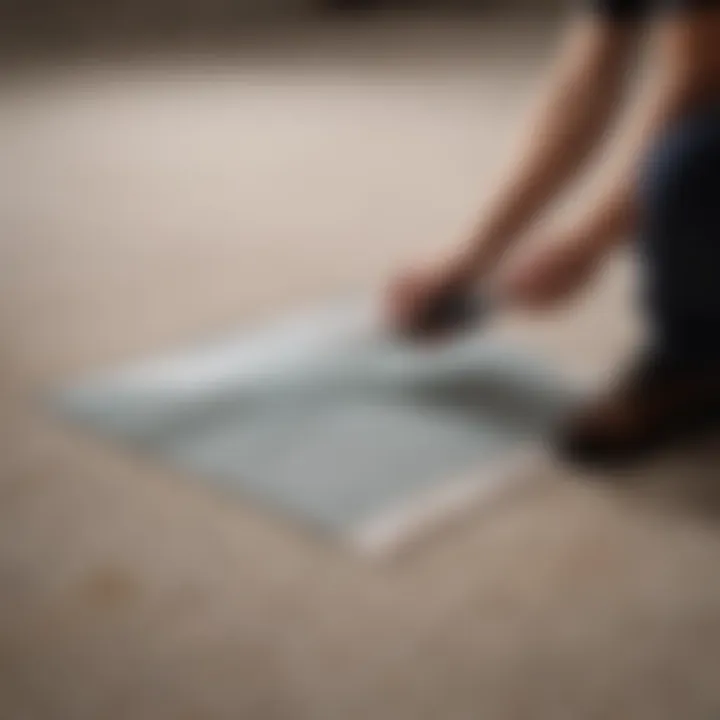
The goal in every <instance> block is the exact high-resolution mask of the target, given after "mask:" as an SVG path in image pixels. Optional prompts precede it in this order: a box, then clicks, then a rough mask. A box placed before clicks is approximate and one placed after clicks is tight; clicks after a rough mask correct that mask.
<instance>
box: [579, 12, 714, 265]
mask: <svg viewBox="0 0 720 720" xmlns="http://www.w3.org/2000/svg"><path fill="white" fill-rule="evenodd" d="M719 37H720V13H718V12H717V11H714V12H712V13H706V14H702V15H701V14H698V15H695V16H691V17H689V18H687V19H685V20H684V21H675V22H674V23H668V24H667V25H666V26H662V27H661V28H660V30H659V32H658V33H657V37H656V40H657V45H658V47H657V50H658V54H659V55H661V56H662V57H663V58H664V62H663V63H662V65H660V66H659V67H658V72H657V74H656V76H655V78H654V87H653V92H652V93H651V101H650V102H649V103H648V104H647V105H646V106H645V108H644V113H645V114H644V118H643V119H642V122H640V124H639V128H640V130H639V133H638V136H637V137H636V140H635V143H634V144H633V147H634V148H635V152H633V153H632V154H631V157H630V160H629V162H628V164H627V166H626V167H625V168H624V169H622V171H621V172H620V174H619V175H618V176H617V177H616V178H615V180H614V182H612V183H611V184H610V190H608V191H607V192H606V193H605V194H604V195H602V196H601V199H600V200H599V202H597V203H596V204H595V205H594V206H593V207H592V208H591V210H590V211H589V212H588V213H587V215H586V216H585V218H584V220H583V221H582V222H581V223H579V224H578V226H577V228H576V230H575V231H574V232H575V233H576V235H577V237H578V239H579V240H580V241H581V242H584V243H587V245H588V247H589V248H590V250H591V251H593V252H598V253H602V252H603V251H605V250H607V249H609V248H612V247H614V246H616V245H617V244H619V243H621V242H622V241H624V240H626V239H628V238H630V237H632V235H633V234H634V232H635V231H636V229H637V225H638V216H639V213H638V210H639V192H638V186H639V176H640V174H641V168H642V164H643V162H644V161H645V158H646V157H647V155H648V153H649V152H650V149H651V147H652V145H653V144H654V143H655V142H656V141H657V138H658V136H660V135H662V134H663V133H664V132H665V131H666V129H667V128H668V127H669V126H671V125H672V124H673V123H674V122H676V121H677V120H678V119H679V118H682V117H683V116H685V115H687V114H688V113H691V112H692V111H693V110H694V109H695V108H696V107H698V106H700V105H702V104H704V103H705V102H707V101H708V98H717V97H720V50H719V49H718V39H719Z"/></svg>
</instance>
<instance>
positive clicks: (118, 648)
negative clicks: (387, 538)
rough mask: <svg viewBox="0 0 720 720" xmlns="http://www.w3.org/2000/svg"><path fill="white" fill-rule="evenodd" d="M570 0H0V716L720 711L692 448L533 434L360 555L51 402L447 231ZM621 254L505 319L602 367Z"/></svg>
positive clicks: (620, 293)
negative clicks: (581, 466)
mask: <svg viewBox="0 0 720 720" xmlns="http://www.w3.org/2000/svg"><path fill="white" fill-rule="evenodd" d="M563 5H564V3H563V2H561V1H560V0H557V1H556V0H535V1H531V0H502V1H501V0H477V2H460V1H459V0H457V1H450V0H445V1H441V0H436V1H435V2H431V1H430V0H422V1H421V0H387V1H385V0H172V1H171V0H16V1H15V2H13V1H12V0H4V1H3V2H2V6H1V10H0V12H1V16H0V34H1V35H2V42H1V44H0V46H1V49H2V53H1V54H2V76H1V79H0V157H2V162H1V163H0V400H1V402H0V717H2V718H8V719H10V718H12V719H13V720H86V719H87V720H104V719H106V718H107V719H108V720H125V719H126V718H128V719H129V718H132V720H171V719H172V720H221V719H222V720H225V719H228V720H230V719H231V718H232V719H233V720H238V718H242V719H243V720H245V719H247V720H275V719H277V720H290V719H292V720H338V719H340V718H342V720H351V719H352V718H358V719H360V718H362V719H363V720H365V719H367V718H374V719H375V720H383V719H385V718H387V719H388V720H390V719H392V720H403V719H405V718H407V719H408V720H410V719H412V720H420V719H421V718H428V719H429V720H436V719H438V718H443V720H455V719H457V720H466V719H468V718H474V719H475V718H488V719H492V720H506V719H507V720H520V719H527V720H542V719H544V718H547V720H559V719H560V718H570V719H572V720H581V719H584V718H588V719H590V718H592V719H593V720H596V719H600V718H613V719H617V718H632V719H633V720H643V719H645V718H647V719H648V720H650V719H652V720H662V719H664V718H667V719H668V720H677V719H678V718H683V720H693V719H695V718H697V720H700V719H701V718H702V719H703V720H706V719H707V718H714V717H718V716H720V692H719V691H718V687H717V668H718V667H719V666H720V613H719V612H718V606H719V603H720V580H719V579H718V574H717V572H716V568H717V567H718V561H719V560H720V543H719V542H718V537H717V532H716V528H715V525H714V524H713V523H712V522H709V521H708V520H709V519H712V518H713V517H714V514H715V509H716V507H717V503H716V501H715V497H716V492H715V491H714V490H713V488H714V487H715V485H716V484H715V483H713V482H712V480H713V477H710V478H709V482H705V483H704V484H703V483H699V484H698V483H692V482H685V481H686V480H687V479H688V478H689V477H691V476H692V477H694V475H693V473H695V474H699V475H702V472H703V469H702V468H696V467H691V466H688V465H687V464H685V465H682V466H680V467H666V468H664V469H662V468H661V469H658V468H655V469H653V470H652V471H651V473H650V474H649V475H648V476H644V477H642V478H636V479H635V480H636V482H633V483H627V484H626V483H621V485H622V489H620V488H618V487H617V483H613V482H611V483H606V484H603V483H590V482H584V481H583V482H568V480H570V479H577V478H574V476H572V475H571V474H570V473H569V471H567V470H561V469H560V468H557V467H555V466H554V465H553V463H552V462H551V461H550V460H549V459H548V460H547V461H543V462H542V463H539V464H538V465H537V466H536V467H535V468H534V469H533V472H534V473H535V475H534V476H533V478H532V483H529V484H528V485H527V487H526V488H525V490H524V491H523V492H522V493H521V494H519V495H517V496H514V498H513V501H512V502H504V503H501V504H500V505H499V506H497V507H493V508H492V510H491V511H488V510H487V509H486V510H484V511H482V510H478V511H477V512H475V511H469V512H468V514H467V515H468V516H467V517H466V518H465V521H463V522H462V523H459V524H458V526H457V527H455V528H454V529H453V530H452V531H451V532H450V531H449V532H447V533H446V534H443V535H442V537H438V538H435V539H433V540H432V542H428V543H426V545H425V546H424V547H422V548H419V549H418V550H416V551H415V552H412V553H409V554H408V555H407V556H405V557H403V558H401V559H396V560H395V561H393V562H392V563H389V564H385V563H372V562H368V561H367V560H366V559H363V558H358V557H356V556H354V555H353V554H352V553H350V552H348V551H347V550H346V549H344V548H338V547H335V546H333V545H331V544H328V543H323V542H321V541H318V539H317V538H309V537H306V536H305V535H304V534H303V533H301V532H298V531H297V529H296V528H294V527H292V526H291V525H290V524H286V523H285V522H283V521H282V520H280V519H278V518H277V517H275V516H274V515H272V514H266V513H264V512H263V511H262V510H260V509H257V508H255V507H252V506H251V505H249V504H246V503H243V502H238V501H236V500H235V499H230V498H227V497H225V496H221V495H216V494H213V493H210V492H207V491H206V490H205V489H203V488H202V487H201V486H200V485H199V484H195V483H192V482H188V481H186V479H185V478H180V477H178V476H177V475H176V474H174V473H173V472H171V471H170V470H168V469H167V468H165V467H159V466H157V465H155V464H153V463H152V462H145V461H143V460H141V459H139V458H136V457H134V456H133V455H132V454H130V453H124V452H122V451H120V450H118V449H117V448H113V447H110V445H109V444H108V445H106V444H104V443H102V442H98V441H97V440H95V439H93V438H88V437H86V436H85V435H84V434H82V433H78V432H73V431H70V430H69V429H68V428H63V427H62V426H61V425H60V424H59V423H58V422H57V420H56V419H53V418H52V417H50V413H48V412H47V411H46V410H45V409H44V406H43V402H42V401H43V398H45V397H46V396H47V393H48V392H50V391H51V390H52V389H54V388H56V387H58V386H60V385H62V384H63V383H66V382H69V381H71V380H74V379H77V378H79V377H83V376H85V374H87V373H91V372H94V371H96V370H99V369H104V368H107V367H111V366H112V367H114V366H117V365H121V364H122V363H124V362H127V361H130V360H136V359H139V358H142V357H148V356H151V355H152V354H153V353H156V352H160V351H165V350H167V349H168V348H174V347H180V346H185V345H187V343H188V342H191V341H193V339H198V338H203V337H205V336H217V335H220V334H222V333H225V332H227V331H228V330H231V329H234V328H236V327H238V326H239V325H240V324H242V323H244V322H246V321H250V320H253V321H255V320H259V319H262V318H265V317H270V316H272V315H273V314H275V313H276V312H279V311H280V310H281V309H283V308H287V307H288V306H293V305H295V304H297V303H300V302H304V301H307V300H314V299H317V298H318V297H324V296H328V295H331V294H332V293H335V292H338V291H344V290H346V289H347V288H358V287H368V286H375V285H378V284H379V283H382V282H383V280H384V278H385V277H387V275H388V274H389V273H391V272H392V271H393V270H395V269H396V268H397V267H398V266H400V265H403V264H404V263H406V262H408V261H412V260H415V259H416V258H418V257H421V258H424V257H427V256H428V255H429V256H430V257H432V256H433V255H434V254H438V253H440V252H442V251H443V250H444V249H445V248H446V247H448V245H449V244H451V243H453V242H455V241H456V240H457V239H458V238H460V237H461V236H462V234H463V233H464V232H465V231H466V229H467V227H468V224H469V223H470V222H471V221H473V220H474V218H475V217H476V214H477V212H478V210H479V208H480V207H481V206H482V202H483V201H484V199H485V198H486V197H487V195H488V194H489V193H490V192H491V191H492V189H493V187H494V184H495V182H496V178H497V172H498V171H499V170H500V169H501V168H502V167H503V163H504V162H505V161H506V160H507V159H508V158H509V157H511V156H512V154H513V150H514V148H515V142H516V139H517V138H518V137H521V136H522V133H524V132H530V131H532V129H531V128H523V124H522V118H523V113H524V111H525V110H526V109H527V108H528V107H530V106H531V105H532V103H533V102H534V99H535V97H536V94H537V90H538V88H539V86H540V83H541V82H542V78H543V73H544V70H545V69H546V67H547V66H548V64H549V62H550V60H551V58H552V53H553V49H554V48H555V47H556V45H557V42H558V38H559V35H560V32H561V28H562V23H563V17H564V16H565V14H566V12H567V10H568V8H566V7H563ZM609 162H610V161H609V159H608V158H607V157H606V156H603V157H600V158H599V159H598V164H597V168H596V169H595V170H596V171H595V172H594V173H593V174H592V178H596V177H600V176H602V174H603V172H604V170H605V168H607V167H609ZM592 178H591V179H589V180H588V183H587V184H586V185H584V186H583V187H582V188H581V189H580V190H578V193H577V194H573V195H572V196H570V197H569V198H568V200H567V203H566V204H565V205H564V206H563V208H562V211H561V212H563V213H564V212H568V213H569V212H572V211H573V210H574V209H575V208H576V205H577V201H578V199H579V198H580V197H581V196H582V194H583V193H584V192H590V191H591V187H592V182H593V180H592ZM628 268H629V265H628V262H627V258H624V257H620V258H618V260H617V262H616V263H615V264H613V265H612V266H611V268H610V270H609V271H608V274H607V277H605V278H603V282H602V283H601V286H600V287H599V288H597V290H596V292H594V293H593V295H592V297H587V298H583V299H582V300H581V301H579V302H578V304H577V305H575V306H573V307H572V308H569V309H567V310H565V311H563V312H562V313H559V314H556V315H553V316H552V317H550V318H543V319H534V320H528V319H523V320H517V321H513V322H510V325H509V327H508V332H509V333H514V334H515V335H516V336H518V337H522V338H524V340H525V341H528V342H531V343H533V346H534V347H537V348H542V349H543V351H544V352H546V353H548V354H549V355H550V356H551V357H554V358H555V359H556V360H557V361H558V362H568V363H575V364H576V366H580V367H582V368H584V369H593V370H596V371H598V372H601V371H603V370H604V369H606V368H609V367H611V366H612V363H613V362H614V361H615V360H616V359H617V358H618V357H619V356H621V355H622V352H623V351H624V349H625V348H627V347H628V345H629V343H631V342H632V340H633V338H634V337H635V332H636V327H635V322H634V319H633V314H632V311H631V310H630V307H631V305H630V302H629V298H630V297H631V293H632V288H631V287H630V284H629V281H628V278H629V276H630V273H629V271H628ZM715 467H717V465H715ZM679 478H680V479H682V480H683V482H682V483H680V484H681V485H682V487H680V488H679V487H678V482H677V481H678V479H679ZM715 479H717V478H716V477H715ZM698 488H701V489H702V491H701V492H699V494H698V492H697V491H698ZM708 488H709V489H708ZM640 491H642V492H644V493H645V494H646V495H650V496H652V497H653V498H654V499H657V500H658V503H657V504H655V505H652V507H653V508H654V509H652V510H650V509H648V504H647V503H643V504H640V503H636V502H634V498H635V497H636V494H637V493H638V492H640ZM668 498H670V500H671V502H669V503H668V502H666V500H667V499H668ZM668 507H670V508H672V512H667V509H668ZM678 508H680V509H681V510H680V511H678Z"/></svg>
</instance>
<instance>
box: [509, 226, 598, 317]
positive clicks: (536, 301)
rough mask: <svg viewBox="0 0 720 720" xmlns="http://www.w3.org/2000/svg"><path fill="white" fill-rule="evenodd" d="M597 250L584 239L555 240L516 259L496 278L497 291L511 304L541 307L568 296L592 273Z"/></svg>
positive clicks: (532, 307) (596, 267) (583, 283)
mask: <svg viewBox="0 0 720 720" xmlns="http://www.w3.org/2000/svg"><path fill="white" fill-rule="evenodd" d="M600 259H601V258H600V253H599V252H598V251H597V250H596V249H595V248H594V247H593V246H592V245H591V244H590V243H588V242H586V241H583V240H578V239H577V238H575V237H573V238H571V239H563V240H560V241H555V242H553V243H552V244H549V245H545V246H544V247H541V248H539V249H536V250H535V251H534V252H531V253H530V254H529V255H528V256H526V257H524V258H522V259H520V260H519V261H518V263H517V264H516V265H515V266H513V267H511V268H510V270H509V272H508V273H507V274H506V275H505V276H504V277H503V278H500V280H499V283H498V292H499V295H500V296H501V297H502V298H503V300H504V301H506V302H509V304H511V305H517V306H519V307H522V308H528V309H545V308H547V307H549V306H552V305H555V304H556V303H558V302H560V301H563V300H566V299H569V298H570V297H571V296H572V295H574V294H575V293H576V292H577V291H578V290H580V289H581V288H582V287H583V286H584V285H585V284H586V283H587V282H588V281H589V280H590V279H591V278H592V276H593V275H594V274H595V271H596V270H597V269H598V267H599V265H600Z"/></svg>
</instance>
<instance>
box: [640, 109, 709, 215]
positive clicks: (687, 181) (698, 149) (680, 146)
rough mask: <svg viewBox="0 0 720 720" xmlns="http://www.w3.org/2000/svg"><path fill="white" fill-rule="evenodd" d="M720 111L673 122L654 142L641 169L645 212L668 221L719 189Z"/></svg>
mask: <svg viewBox="0 0 720 720" xmlns="http://www.w3.org/2000/svg"><path fill="white" fill-rule="evenodd" d="M718 160H720V111H719V110H718V109H713V111H712V112H704V113H700V114H696V115H693V116H690V117H687V118H684V119H682V120H680V121H678V122H676V123H674V124H673V125H672V126H671V127H670V128H668V130H667V131H666V132H665V133H663V134H662V135H661V137H659V138H658V140H657V141H656V143H655V145H654V147H653V148H652V150H651V152H650V153H649V154H648V157H647V159H646V162H645V166H644V168H643V175H642V199H643V202H644V205H645V208H646V210H647V211H649V212H650V213H651V214H653V215H658V214H660V215H661V216H662V217H663V219H664V221H669V220H671V219H672V217H673V216H675V215H676V214H678V213H683V212H684V211H687V209H688V207H689V205H692V204H693V202H702V203H704V198H705V197H706V196H708V197H709V196H710V194H712V196H716V194H717V192H718V191H719V190H720V166H719V165H718Z"/></svg>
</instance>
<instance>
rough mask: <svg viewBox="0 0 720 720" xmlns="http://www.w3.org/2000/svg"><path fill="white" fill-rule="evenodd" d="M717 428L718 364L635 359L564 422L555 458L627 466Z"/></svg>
mask: <svg viewBox="0 0 720 720" xmlns="http://www.w3.org/2000/svg"><path fill="white" fill-rule="evenodd" d="M715 426H720V361H718V362H717V363H714V364H713V365H709V364H707V363H705V364H703V365H702V366H701V365H699V364H690V363H679V362H674V361H669V360H664V359H662V358H660V357H645V358H642V359H640V360H639V361H638V362H637V363H636V364H635V366H634V367H633V368H632V369H631V370H630V371H629V372H627V373H624V374H623V376H622V377H621V379H620V380H619V382H617V383H614V384H613V386H612V387H611V388H610V390H609V391H608V392H607V393H606V394H604V395H603V396H601V397H599V398H597V399H596V400H594V401H592V402H590V403H589V404H588V405H587V406H585V407H584V408H581V409H580V411H579V412H578V413H577V414H576V415H575V416H574V417H572V418H571V419H570V422H569V423H567V425H566V426H565V427H564V428H562V429H561V431H560V434H559V437H558V438H557V449H558V451H559V454H560V456H561V457H562V458H563V459H565V460H567V461H569V462H571V463H573V464H578V465H583V466H597V467H608V468H617V467H620V466H626V465H630V464H633V463H636V462H639V461H642V460H644V459H647V458H648V457H649V456H651V455H653V454H655V453H656V452H657V451H659V450H662V449H663V448H665V447H668V446H674V445H676V444H678V443H679V442H680V441H683V440H688V439H691V438H692V437H695V436H697V435H699V434H702V433H704V432H706V431H708V430H710V429H712V428H713V427H715Z"/></svg>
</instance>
